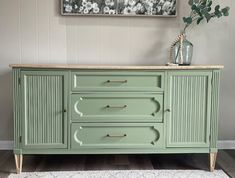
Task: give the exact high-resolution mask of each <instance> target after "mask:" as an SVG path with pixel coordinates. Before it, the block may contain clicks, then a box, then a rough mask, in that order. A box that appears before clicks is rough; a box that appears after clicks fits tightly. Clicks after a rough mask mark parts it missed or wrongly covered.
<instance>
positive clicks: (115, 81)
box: [107, 80, 127, 83]
mask: <svg viewBox="0 0 235 178" xmlns="http://www.w3.org/2000/svg"><path fill="white" fill-rule="evenodd" d="M107 83H127V80H107Z"/></svg>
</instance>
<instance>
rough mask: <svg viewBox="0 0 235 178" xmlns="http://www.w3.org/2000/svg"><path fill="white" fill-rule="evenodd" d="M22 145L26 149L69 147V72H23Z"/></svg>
mask: <svg viewBox="0 0 235 178" xmlns="http://www.w3.org/2000/svg"><path fill="white" fill-rule="evenodd" d="M21 78H22V87H23V90H22V91H23V96H24V97H23V98H24V99H23V107H24V112H23V118H24V120H23V127H24V129H23V131H24V133H23V145H24V147H25V148H37V149H38V148H66V147H67V116H66V112H65V111H66V110H65V109H66V108H67V99H66V98H67V96H66V95H67V94H66V91H67V86H68V85H67V73H65V72H48V71H24V72H22V74H21Z"/></svg>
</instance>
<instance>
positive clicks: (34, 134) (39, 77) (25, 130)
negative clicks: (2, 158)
mask: <svg viewBox="0 0 235 178" xmlns="http://www.w3.org/2000/svg"><path fill="white" fill-rule="evenodd" d="M11 67H12V68H13V98H14V154H15V160H16V168H17V172H18V173H20V172H21V170H22V162H23V155H26V154H163V153H165V154H166V153H208V154H209V158H210V170H211V171H213V170H214V168H215V162H216V154H217V146H216V142H217V135H218V104H219V102H218V98H219V83H220V71H221V69H222V68H223V66H215V65H214V66H213V65H207V66H204V65H199V66H85V65H40V64H37V65H30V64H16V65H11Z"/></svg>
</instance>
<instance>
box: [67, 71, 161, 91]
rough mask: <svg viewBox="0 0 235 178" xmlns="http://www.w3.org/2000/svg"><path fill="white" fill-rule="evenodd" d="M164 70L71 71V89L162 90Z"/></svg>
mask: <svg viewBox="0 0 235 178" xmlns="http://www.w3.org/2000/svg"><path fill="white" fill-rule="evenodd" d="M163 76H164V72H138V73H135V72H116V73H115V72H72V77H71V79H72V91H163V86H164V84H163V82H164V79H163Z"/></svg>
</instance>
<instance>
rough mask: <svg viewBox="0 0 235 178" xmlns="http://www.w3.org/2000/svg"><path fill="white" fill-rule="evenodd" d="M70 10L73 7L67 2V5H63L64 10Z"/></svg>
mask: <svg viewBox="0 0 235 178" xmlns="http://www.w3.org/2000/svg"><path fill="white" fill-rule="evenodd" d="M72 10H73V7H72V6H71V5H69V4H67V5H66V6H65V11H66V12H72Z"/></svg>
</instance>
